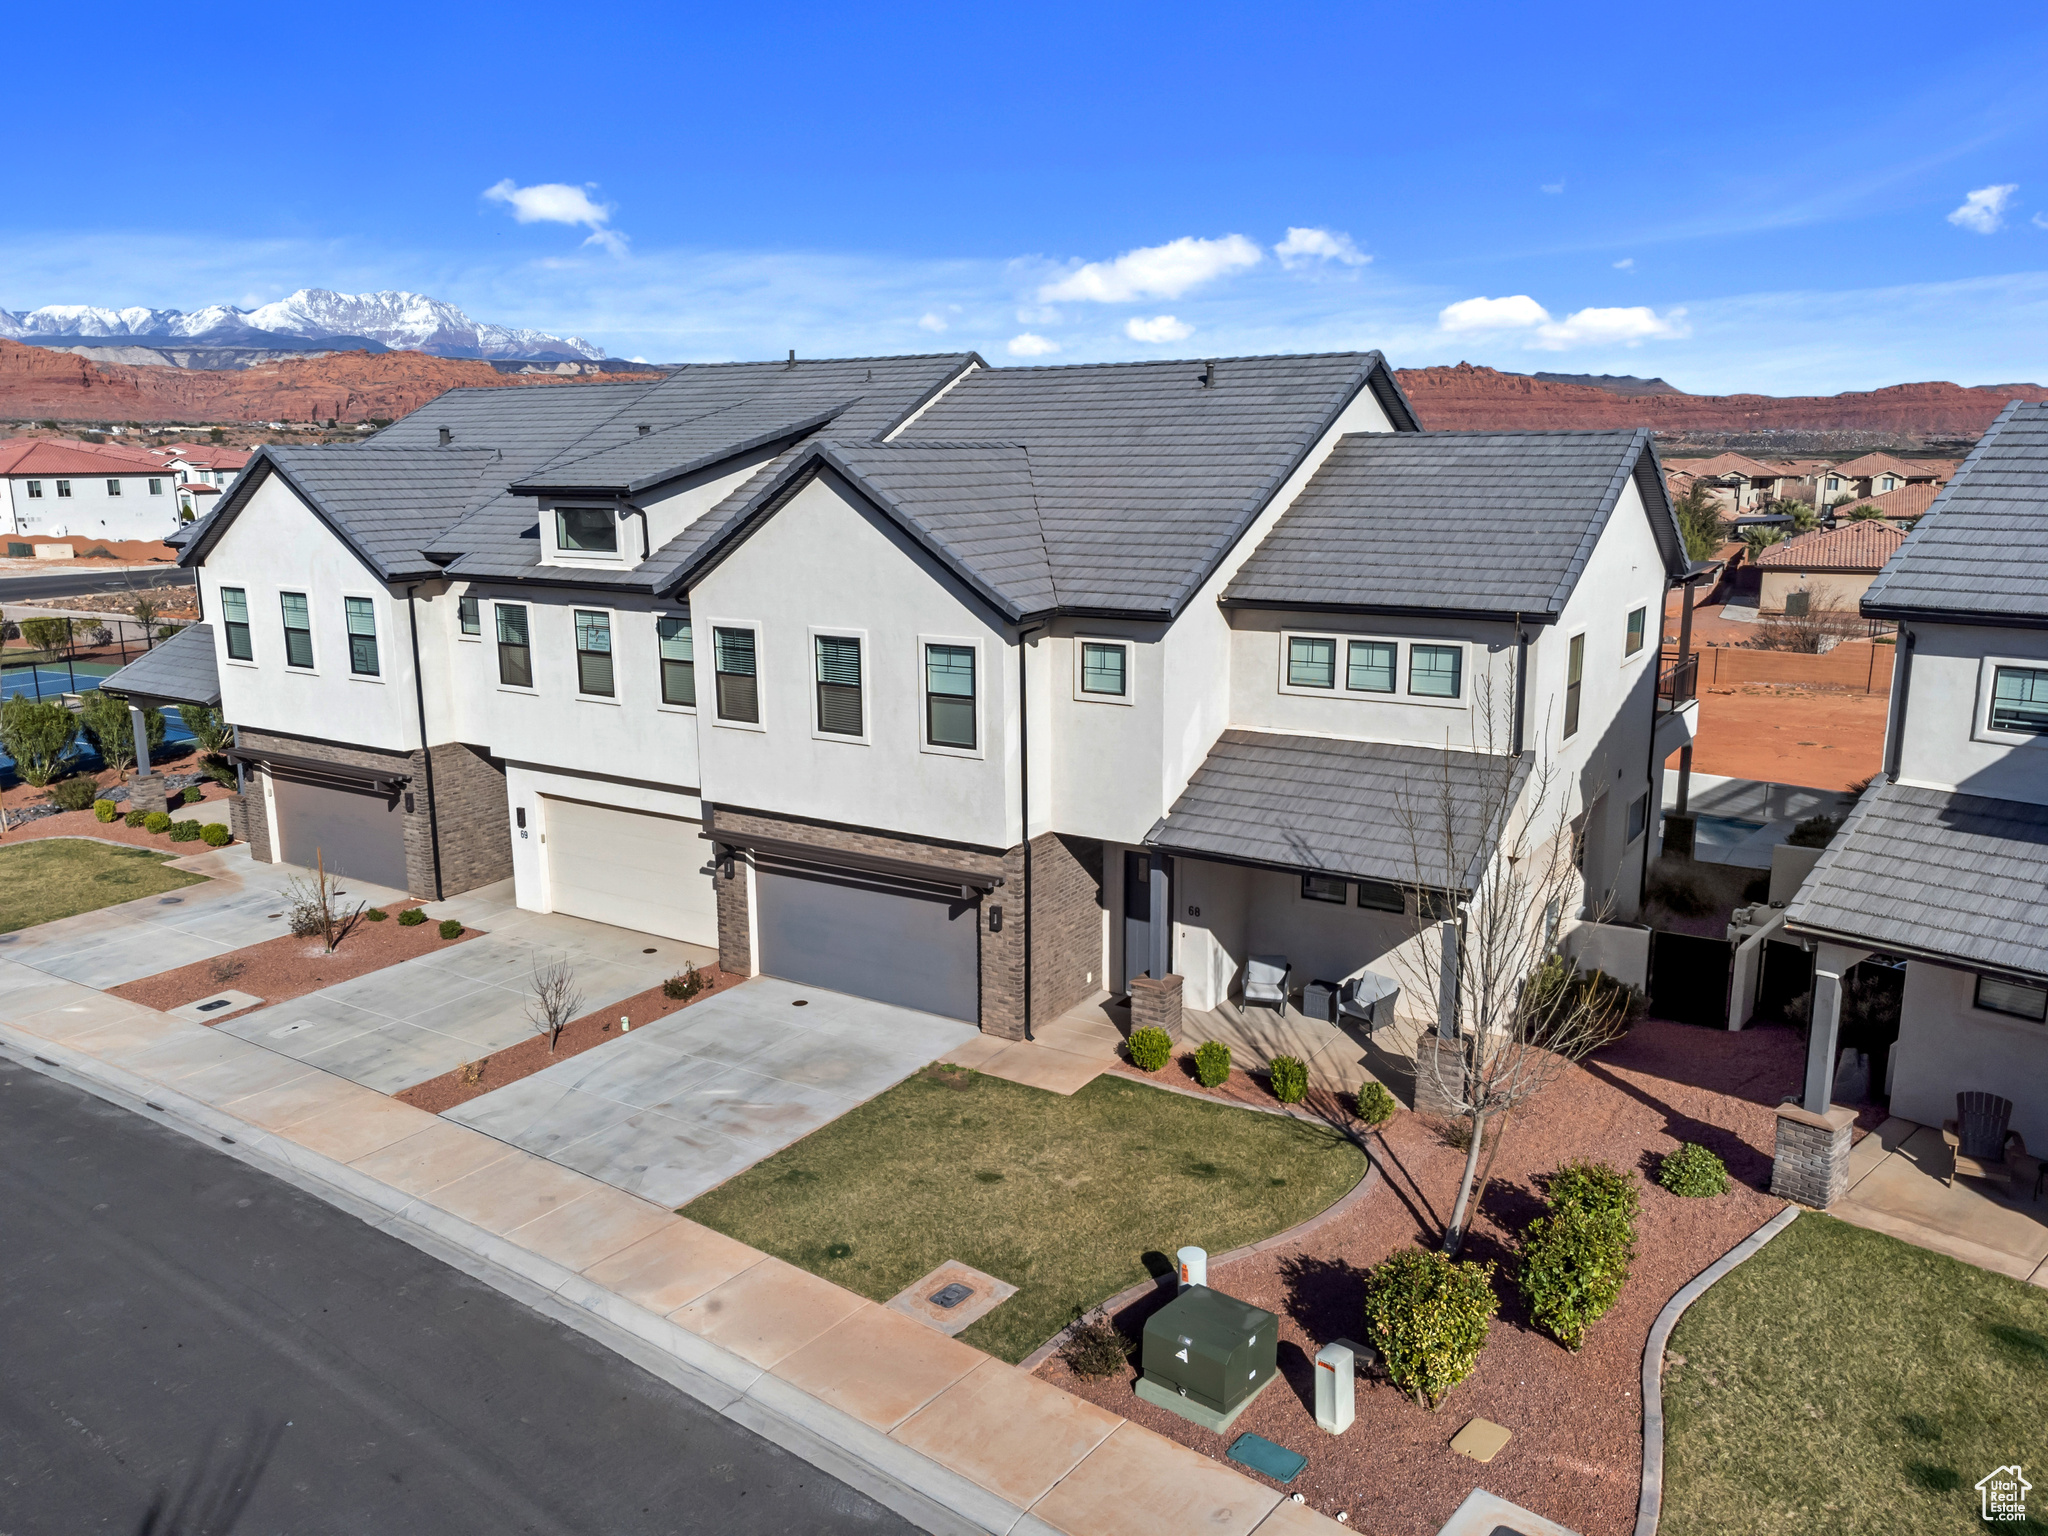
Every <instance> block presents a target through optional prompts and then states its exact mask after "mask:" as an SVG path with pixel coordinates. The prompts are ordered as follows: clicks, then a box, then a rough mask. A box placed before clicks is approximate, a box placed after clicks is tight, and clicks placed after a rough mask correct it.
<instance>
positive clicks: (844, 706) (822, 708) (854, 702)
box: [815, 635, 863, 736]
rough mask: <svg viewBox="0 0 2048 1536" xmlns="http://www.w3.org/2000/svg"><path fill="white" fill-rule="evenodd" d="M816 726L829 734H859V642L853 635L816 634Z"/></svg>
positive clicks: (860, 726) (860, 730)
mask: <svg viewBox="0 0 2048 1536" xmlns="http://www.w3.org/2000/svg"><path fill="white" fill-rule="evenodd" d="M815 643H816V646H817V662H818V729H819V730H820V731H823V732H825V733H827V734H828V735H832V736H858V735H860V734H861V733H862V729H863V727H862V724H861V697H860V641H859V640H858V639H856V638H855V637H853V636H852V635H819V636H818V637H817V638H816V642H815Z"/></svg>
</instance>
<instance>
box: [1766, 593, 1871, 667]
mask: <svg viewBox="0 0 2048 1536" xmlns="http://www.w3.org/2000/svg"><path fill="white" fill-rule="evenodd" d="M1791 596H1792V597H1794V598H1799V597H1803V598H1805V599H1806V601H1805V602H1803V603H1799V604H1797V605H1796V606H1797V611H1796V612H1795V611H1794V607H1793V606H1791V605H1789V603H1788V606H1787V607H1786V609H1785V611H1784V612H1783V613H1774V614H1772V615H1771V616H1770V617H1769V618H1767V619H1764V620H1762V621H1761V622H1760V623H1759V624H1758V625H1757V632H1756V636H1755V638H1753V639H1752V640H1750V641H1749V645H1750V647H1751V648H1753V649H1755V650H1760V651H1801V652H1804V653H1805V654H1807V655H1809V656H1813V655H1818V654H1819V653H1820V652H1822V651H1824V650H1826V649H1827V648H1828V646H1829V644H1830V642H1832V641H1836V640H1840V639H1841V638H1843V636H1845V635H1846V634H1848V633H1849V632H1850V631H1851V630H1853V629H1856V628H1859V627H1860V625H1861V619H1860V617H1859V616H1858V615H1857V614H1855V613H1853V612H1851V611H1850V608H1849V605H1848V604H1847V603H1845V602H1843V601H1842V596H1841V594H1840V593H1839V592H1832V591H1827V590H1821V591H1808V592H1795V593H1793V594H1791Z"/></svg>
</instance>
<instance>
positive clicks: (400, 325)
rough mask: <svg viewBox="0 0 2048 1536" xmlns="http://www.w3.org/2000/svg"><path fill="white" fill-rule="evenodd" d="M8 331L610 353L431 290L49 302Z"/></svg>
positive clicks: (71, 337) (526, 354) (563, 354)
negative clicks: (220, 300)
mask: <svg viewBox="0 0 2048 1536" xmlns="http://www.w3.org/2000/svg"><path fill="white" fill-rule="evenodd" d="M0 336H5V337H9V338H11V339H13V340H15V341H25V342H30V343H36V342H42V343H59V342H62V343H76V342H80V341H87V340H93V339H101V338H108V337H120V338H123V339H132V340H157V341H167V340H177V341H183V342H187V343H192V342H200V343H207V342H211V343H214V344H217V345H220V346H260V345H264V344H265V343H266V341H267V342H269V343H270V344H273V345H274V344H277V343H278V342H279V341H284V342H285V343H286V344H289V341H290V340H296V341H300V342H305V343H319V342H324V341H330V340H339V341H355V342H356V343H357V344H360V342H361V341H362V340H368V341H374V342H378V343H380V344H382V345H383V346H386V347H389V348H392V349H393V350H402V351H409V352H427V353H431V354H433V355H434V356H436V357H481V358H540V359H549V360H563V361H577V360H584V359H588V360H591V361H596V360H597V359H600V358H602V357H603V356H604V355H605V354H604V349H603V348H601V347H595V346H592V345H591V344H590V343H589V342H587V341H584V340H583V339H582V338H581V337H577V336H569V337H562V336H555V335H551V334H549V333H548V332H546V331H534V330H526V329H523V328H518V327H512V326H504V325H491V324H488V323H486V322H484V321H481V320H472V319H470V317H469V316H468V315H466V314H464V313H463V312H462V311H461V310H459V309H457V308H456V307H455V306H454V305H453V304H448V303H444V302H442V301H441V300H440V299H433V298H429V297H427V295H425V294H423V293H404V292H398V291H391V292H385V293H335V292H333V291H332V290H330V289H326V288H301V289H300V290H299V291H298V292H297V293H295V294H293V295H292V296H291V297H290V298H286V299H279V300H278V301H277V302H276V303H274V304H264V305H261V306H259V307H257V308H255V309H237V308H236V307H235V306H234V305H232V304H213V305H209V306H208V307H207V308H205V309H199V310H193V311H191V312H190V313H187V312H186V311H183V310H177V309H143V308H140V307H136V308H129V309H101V308H99V307H97V306H96V305H90V304H46V305H44V306H43V307H42V308H40V309H32V310H29V311H28V312H27V313H25V314H16V313H14V312H12V311H10V310H4V309H0Z"/></svg>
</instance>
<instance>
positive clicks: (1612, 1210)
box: [1543, 1163, 1642, 1241]
mask: <svg viewBox="0 0 2048 1536" xmlns="http://www.w3.org/2000/svg"><path fill="white" fill-rule="evenodd" d="M1543 1193H1544V1195H1545V1196H1546V1197H1547V1198H1548V1199H1549V1201H1550V1208H1551V1209H1552V1210H1553V1211H1562V1210H1579V1211H1591V1212H1594V1213H1596V1214H1613V1215H1616V1216H1619V1217H1620V1218H1621V1219H1622V1220H1623V1221H1625V1222H1627V1223H1629V1225H1630V1229H1631V1230H1630V1239H1631V1241H1633V1239H1634V1230H1633V1229H1634V1224H1635V1219H1636V1210H1637V1208H1638V1207H1639V1206H1640V1205H1641V1203H1642V1191H1641V1188H1640V1187H1639V1186H1638V1184H1637V1183H1636V1176H1635V1175H1634V1174H1632V1173H1624V1172H1623V1171H1622V1170H1621V1169H1619V1168H1614V1167H1610V1166H1609V1165H1608V1164H1606V1163H1566V1164H1565V1165H1564V1166H1563V1167H1562V1168H1560V1169H1558V1170H1557V1172H1555V1173H1553V1174H1552V1175H1551V1176H1550V1177H1549V1178H1548V1179H1546V1180H1544V1181H1543Z"/></svg>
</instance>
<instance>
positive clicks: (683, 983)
mask: <svg viewBox="0 0 2048 1536" xmlns="http://www.w3.org/2000/svg"><path fill="white" fill-rule="evenodd" d="M703 990H704V977H703V976H702V975H701V974H700V973H699V972H698V970H697V967H695V966H694V965H686V966H684V967H683V970H682V974H681V975H679V976H671V977H669V979H668V980H667V981H664V982H663V983H662V984H661V995H662V996H663V997H665V998H667V999H668V1000H669V1001H670V1002H672V1003H687V1002H688V1001H689V1000H690V999H691V998H693V997H695V996H696V995H697V994H698V993H699V992H702V991H703Z"/></svg>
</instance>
